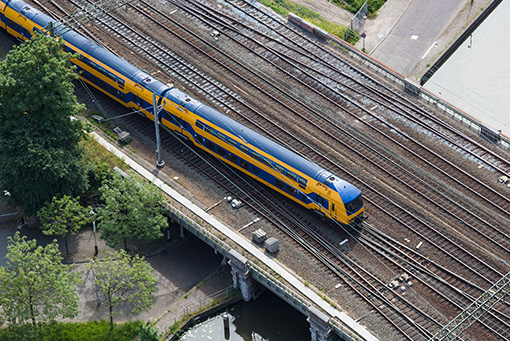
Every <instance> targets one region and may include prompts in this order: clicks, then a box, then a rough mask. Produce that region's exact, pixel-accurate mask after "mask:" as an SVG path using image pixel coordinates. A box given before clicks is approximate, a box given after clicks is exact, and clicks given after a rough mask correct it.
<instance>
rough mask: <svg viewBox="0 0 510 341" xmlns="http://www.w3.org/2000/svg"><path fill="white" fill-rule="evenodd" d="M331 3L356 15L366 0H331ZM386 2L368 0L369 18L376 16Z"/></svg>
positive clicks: (382, 0)
mask: <svg viewBox="0 0 510 341" xmlns="http://www.w3.org/2000/svg"><path fill="white" fill-rule="evenodd" d="M330 1H331V2H333V3H335V4H337V5H338V6H340V7H342V8H343V9H346V10H348V11H349V12H351V13H356V12H358V11H359V9H360V8H361V6H363V4H364V3H365V0H330ZM385 2H386V0H368V4H367V9H368V16H369V17H370V16H372V15H375V14H376V13H377V11H378V10H379V9H380V8H381V7H382V5H384V3H385Z"/></svg>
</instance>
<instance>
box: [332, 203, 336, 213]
mask: <svg viewBox="0 0 510 341" xmlns="http://www.w3.org/2000/svg"><path fill="white" fill-rule="evenodd" d="M331 211H333V212H335V204H331Z"/></svg>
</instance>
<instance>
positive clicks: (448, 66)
mask: <svg viewBox="0 0 510 341" xmlns="http://www.w3.org/2000/svg"><path fill="white" fill-rule="evenodd" d="M509 16H510V1H503V2H502V3H501V4H499V6H498V7H497V8H496V9H495V10H494V11H493V12H492V13H491V14H490V15H489V17H488V18H487V19H485V21H484V22H483V23H482V24H481V25H480V26H479V27H478V28H477V29H476V30H475V32H473V34H472V36H471V37H469V38H467V40H466V41H465V42H464V43H463V44H462V45H461V46H460V47H459V48H458V49H457V51H455V53H454V54H453V55H452V56H451V57H450V58H449V59H448V60H447V61H446V63H445V64H443V66H441V67H440V68H439V70H438V71H437V72H436V73H435V74H434V75H433V76H432V77H431V78H430V79H429V81H428V82H427V83H425V85H424V87H425V88H427V89H428V90H430V91H432V92H434V93H436V94H438V95H439V97H442V98H443V99H445V100H447V101H448V102H450V103H451V104H453V105H455V106H457V107H458V108H460V109H462V110H463V111H465V112H466V113H468V114H469V115H471V116H473V117H475V118H477V119H479V120H480V121H482V122H484V123H485V124H486V125H488V126H490V127H492V128H494V129H496V130H501V131H502V132H503V134H505V135H507V136H509V135H510V62H509V58H508V56H510V30H509V28H508V18H509Z"/></svg>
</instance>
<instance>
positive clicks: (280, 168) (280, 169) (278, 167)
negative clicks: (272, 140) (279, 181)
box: [274, 163, 285, 174]
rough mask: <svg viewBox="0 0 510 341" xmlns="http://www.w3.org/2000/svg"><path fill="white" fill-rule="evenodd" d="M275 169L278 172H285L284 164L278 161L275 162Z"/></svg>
mask: <svg viewBox="0 0 510 341" xmlns="http://www.w3.org/2000/svg"><path fill="white" fill-rule="evenodd" d="M274 169H276V170H277V171H278V172H280V173H282V174H285V168H283V167H282V166H280V165H279V164H277V163H275V164H274Z"/></svg>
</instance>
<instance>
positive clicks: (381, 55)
mask: <svg viewBox="0 0 510 341" xmlns="http://www.w3.org/2000/svg"><path fill="white" fill-rule="evenodd" d="M464 4H465V1H461V0H441V1H437V0H421V1H412V2H411V3H410V4H409V6H408V7H407V9H406V10H405V12H404V13H403V15H402V16H401V17H400V19H399V20H398V22H397V23H396V24H395V26H394V27H393V29H392V30H391V33H390V34H389V35H388V36H387V37H386V39H384V41H383V42H382V43H381V44H380V45H379V46H378V47H376V48H375V51H367V52H369V53H372V57H374V58H376V59H381V60H382V59H384V63H385V64H386V65H389V66H390V67H392V68H394V69H395V70H397V71H398V72H400V73H402V74H404V75H408V74H410V73H411V71H412V70H413V69H414V67H415V65H416V64H418V63H419V62H420V61H421V60H422V59H424V58H426V56H427V55H428V54H429V53H431V52H432V49H434V48H435V47H436V45H435V43H436V42H437V39H438V37H439V36H440V35H441V34H442V33H443V32H444V31H445V29H446V28H447V27H448V25H449V24H450V22H451V21H452V20H453V19H454V18H455V16H456V15H457V13H458V12H459V11H460V10H461V8H462V7H463V6H464ZM434 52H435V51H434Z"/></svg>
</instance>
